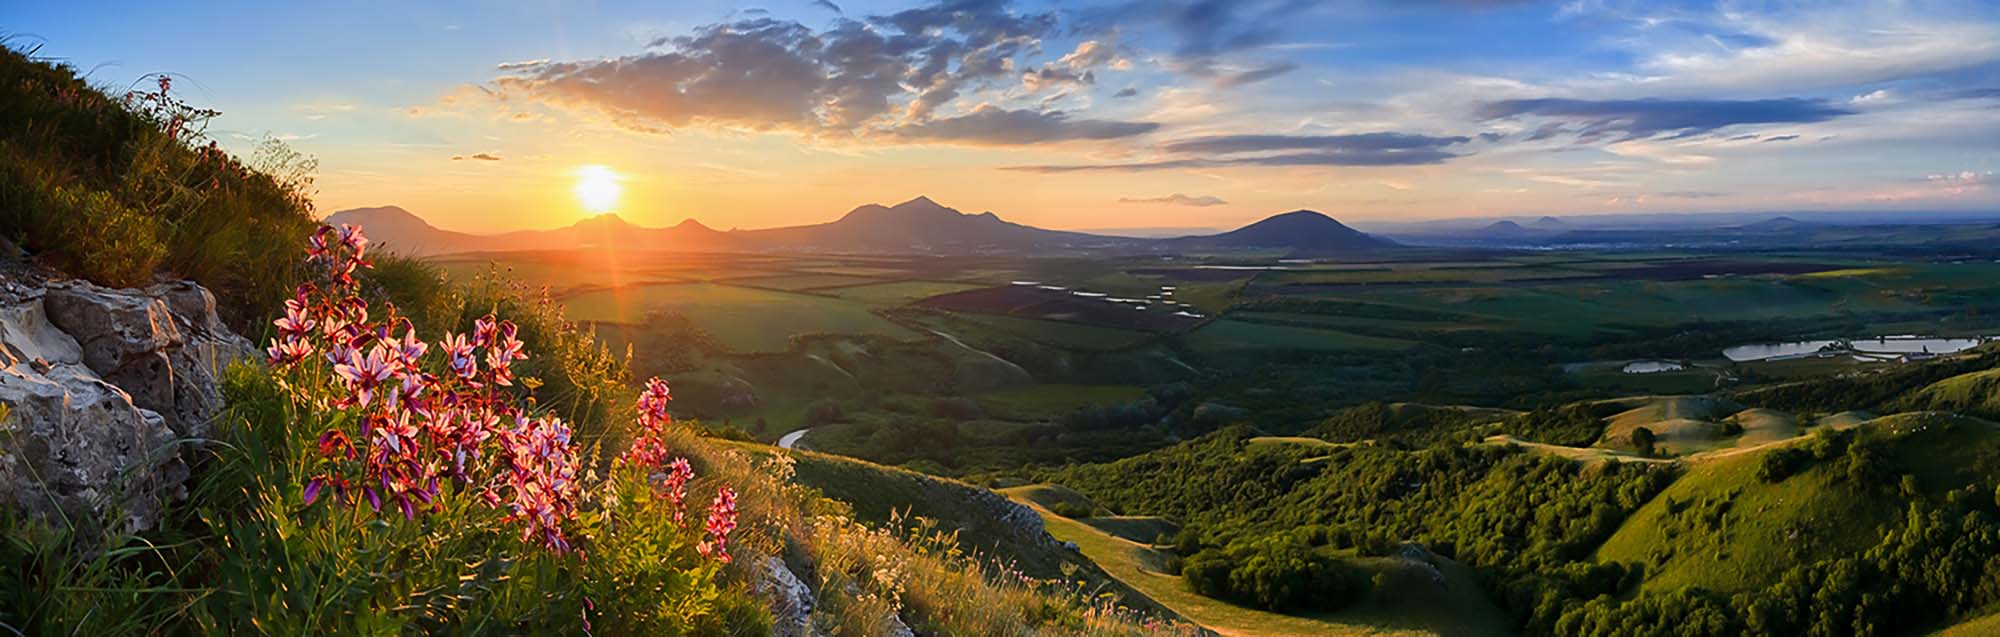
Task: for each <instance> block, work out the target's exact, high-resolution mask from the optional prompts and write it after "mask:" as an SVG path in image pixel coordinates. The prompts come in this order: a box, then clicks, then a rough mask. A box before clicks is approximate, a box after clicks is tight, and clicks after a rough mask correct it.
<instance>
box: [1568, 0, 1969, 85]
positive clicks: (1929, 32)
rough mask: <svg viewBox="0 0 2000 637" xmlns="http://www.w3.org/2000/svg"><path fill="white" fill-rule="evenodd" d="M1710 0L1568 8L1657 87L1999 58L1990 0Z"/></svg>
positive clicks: (1903, 76)
mask: <svg viewBox="0 0 2000 637" xmlns="http://www.w3.org/2000/svg"><path fill="white" fill-rule="evenodd" d="M1713 4H1714V5H1715V6H1714V7H1713V9H1712V10H1707V9H1702V8H1697V7H1689V6H1684V5H1680V4H1677V3H1656V2H1636V1H1621V0H1592V1H1579V2H1575V3H1572V4H1571V5H1570V6H1569V7H1568V8H1566V10H1565V11H1564V13H1565V14H1567V15H1569V16H1572V17H1580V18H1585V19H1590V20H1593V21H1601V22H1600V24H1603V25H1605V26H1603V27H1599V28H1606V29H1608V30H1611V32H1612V33H1613V35H1612V36H1611V37H1610V38H1608V41H1609V42H1610V43H1611V44H1612V45H1613V46H1616V47H1619V48H1621V49H1624V50H1625V51H1627V52H1628V53H1630V54H1631V55H1632V56H1633V57H1634V59H1635V67H1636V68H1635V72H1634V73H1631V74H1627V75H1626V77H1625V78H1624V80H1626V81H1628V82H1630V83H1633V84H1635V85H1637V86H1640V87H1644V88H1648V89H1650V91H1651V92H1653V93H1654V94H1659V93H1662V92H1667V91H1676V92H1686V91H1693V92H1708V91H1714V90H1717V89H1722V90H1730V91H1747V92H1757V93H1769V92H1773V91H1800V90H1817V89H1828V88H1846V87H1852V86H1861V85H1867V84H1873V83H1879V82H1891V81H1899V80H1908V79H1913V78H1921V77H1938V76H1942V75H1945V74H1949V73H1952V72H1955V71H1959V70H1963V69H1971V68H1978V67H1980V66H1982V65H1986V64H1990V63H1992V62H1996V61H2000V23H1995V22H1994V21H1992V20H1991V19H1990V16H1991V13H1990V12H1989V11H1988V10H1987V9H1985V8H1982V7H1985V6H1987V3H1983V2H1967V3H1958V4H1957V6H1953V5H1952V3H1907V2H1877V1H1871V0H1821V1H1815V2H1764V3H1732V2H1719V3H1713ZM1621 23H1622V24H1624V25H1626V26H1627V29H1625V30H1624V31H1623V32H1620V31H1618V30H1616V29H1615V27H1616V26H1618V25H1619V24H1621Z"/></svg>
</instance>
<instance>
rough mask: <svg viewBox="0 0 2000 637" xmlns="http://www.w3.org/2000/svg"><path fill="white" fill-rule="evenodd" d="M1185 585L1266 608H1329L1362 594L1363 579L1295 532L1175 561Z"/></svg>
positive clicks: (1203, 592)
mask: <svg viewBox="0 0 2000 637" xmlns="http://www.w3.org/2000/svg"><path fill="white" fill-rule="evenodd" d="M1181 574H1182V576H1183V577H1185V578H1186V580H1187V584H1188V588H1189V589H1190V590H1193V591H1194V592H1196V593H1199V594H1202V595H1206V596H1209V597H1214V598H1218V599H1227V600H1232V601H1236V602H1239V603H1243V604H1248V605H1251V606H1255V607H1257V608H1262V609H1265V610H1270V611H1277V612H1284V611H1292V610H1305V609H1311V610H1321V611H1331V610H1339V609H1341V608H1345V607H1346V606H1347V605H1348V604H1350V603H1353V602H1354V601H1355V600H1358V599H1361V598H1363V597H1366V596H1367V591H1368V589H1369V584H1368V580H1367V579H1366V578H1365V577H1363V576H1362V574H1361V572H1360V570H1359V569H1357V568H1354V567H1352V566H1350V565H1348V564H1346V563H1345V562H1343V561H1341V560H1340V559H1339V558H1336V557H1334V556H1333V555H1331V554H1329V553H1328V552H1327V551H1324V550H1321V549H1319V548H1316V547H1314V546H1312V544H1310V543H1309V542H1307V541H1306V539H1305V538H1303V537H1301V536H1299V535H1298V534H1295V533H1280V534H1276V535H1272V536H1268V537H1264V538H1260V539H1257V540H1252V541H1248V542H1244V543H1239V544H1233V545H1231V546H1229V547H1228V548H1223V549H1209V550H1205V551H1202V552H1200V553H1196V554H1194V555H1193V556H1191V557H1188V558H1187V559H1186V560H1185V561H1184V562H1183V563H1182V566H1181Z"/></svg>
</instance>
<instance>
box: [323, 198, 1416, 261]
mask: <svg viewBox="0 0 2000 637" xmlns="http://www.w3.org/2000/svg"><path fill="white" fill-rule="evenodd" d="M326 222H327V223H335V224H338V223H351V224H360V225H362V226H365V227H366V228H367V231H368V235H369V236H370V237H372V238H374V239H375V240H376V241H378V242H381V243H383V244H385V245H387V246H389V247H390V248H391V249H394V250H398V251H402V252H407V253H412V254H419V255H432V254H448V253H453V252H478V251H492V252H501V251H516V250H564V249H579V248H595V249H620V250H670V251H691V252H729V251H740V250H794V251H823V252H884V253H918V254H923V253H941V254H976V253H988V252H1034V251H1053V250H1064V249H1081V248H1092V249H1108V250H1121V249H1122V250H1132V251H1143V250H1160V249H1185V248H1291V249H1294V250H1298V251H1301V252H1309V253H1315V254H1326V253H1338V252H1351V251H1366V250H1377V249H1382V248H1386V247H1391V246H1394V245H1395V244H1394V243H1392V242H1390V241H1387V240H1384V239H1379V238H1376V237H1373V236H1369V235H1367V234H1364V233H1362V232H1360V231H1357V230H1354V229H1353V228H1349V227H1347V226H1346V225H1343V224H1341V223H1340V222H1339V221H1335V220H1334V219H1333V218H1332V217H1328V216H1326V215H1323V214H1320V213H1318V212H1313V211H1310V210H1299V211H1294V212H1288V213H1284V214H1281V215H1275V216H1272V217H1269V218H1266V219H1264V220H1262V221H1258V222H1256V223H1253V224H1250V225H1247V226H1244V227H1242V228H1238V229H1236V230H1232V231H1229V232H1224V233H1220V234H1213V235H1194V236H1184V237H1176V238H1171V239H1145V238H1134V237H1114V236H1106V235H1097V234H1089V233H1083V232H1068V231H1062V230H1047V229H1043V228H1036V227H1034V226H1028V225H1022V224H1018V223H1013V222H1010V221H1007V220H1004V219H1001V218H1000V217H999V215H995V214H993V213H991V212H982V213H978V214H967V213H963V212H959V211H957V210H954V209H952V208H948V207H945V206H943V205H940V204H938V203H937V202H935V201H932V200H931V199H930V198H929V197H917V198H915V199H911V200H909V201H905V202H903V203H899V204H896V205H894V206H882V205H879V204H868V205H865V206H861V207H858V208H855V209H853V210H850V211H848V212H847V214H845V215H842V216H841V217H840V218H838V219H835V220H833V221H829V222H826V223H818V224H810V225H802V226H788V227H782V228H766V229H760V230H731V231H728V232H720V231H717V230H714V229H711V228H709V227H708V226H705V225H702V224H701V223H700V222H698V221H695V220H693V219H689V220H687V221H683V222H681V223H680V224H679V225H676V226H673V227H670V228H648V227H645V226H639V225H634V224H632V223H631V222H628V221H626V220H624V219H623V218H620V217H618V216H617V215H609V214H607V215H599V216H596V217H591V218H589V219H584V220H582V221H578V222H576V223H574V224H571V225H569V226H566V227H562V228H556V229H551V230H519V231H514V232H508V233H503V234H496V235H475V234H469V233H464V232H455V231H451V230H444V229H440V228H438V227H436V226H432V225H431V224H430V223H428V222H425V221H424V220H423V219H422V218H420V217H418V216H417V215H415V214H411V213H410V212H409V211H406V210H403V209H402V208H398V207H395V206H383V207H379V208H357V209H353V210H343V211H340V212H336V213H334V214H332V215H329V216H328V217H327V218H326Z"/></svg>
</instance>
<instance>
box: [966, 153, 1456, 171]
mask: <svg viewBox="0 0 2000 637" xmlns="http://www.w3.org/2000/svg"><path fill="white" fill-rule="evenodd" d="M1457 157H1458V155H1456V154H1453V153H1448V152H1445V151H1442V150H1414V151H1356V152H1318V153H1286V154H1278V155H1257V156H1249V157H1206V158H1187V159H1165V160H1158V161H1142V162H1128V163H1106V164H1043V165H1032V166H1005V167H1002V168H1001V170H1012V171H1020V172H1033V173H1072V172H1093V171H1103V172H1140V171H1148V170H1172V169H1184V168H1231V167H1245V166H1264V167H1287V166H1421V165H1427V164H1442V163H1444V162H1446V161H1449V160H1451V159H1454V158H1457Z"/></svg>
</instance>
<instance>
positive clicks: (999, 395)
mask: <svg viewBox="0 0 2000 637" xmlns="http://www.w3.org/2000/svg"><path fill="white" fill-rule="evenodd" d="M1145 394H1146V391H1145V389H1143V388H1140V387H1138V386H1135V385H1055V384H1052V385H1030V386H1026V387H1016V388H1012V389H1002V390H996V391H990V392H986V393H983V394H980V395H979V401H980V402H981V403H984V404H985V405H986V408H987V409H989V410H992V411H995V412H999V413H1008V414H1015V415H1019V416H1022V417H1026V418H1033V417H1036V416H1040V417H1044V418H1047V417H1055V416H1060V415H1062V414H1065V413H1068V412H1070V411H1071V410H1074V409H1076V408H1079V407H1087V406H1091V405H1109V404H1114V403H1122V402H1125V401H1129V400H1135V399H1137V398H1139V397H1140V396H1144V395H1145Z"/></svg>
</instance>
